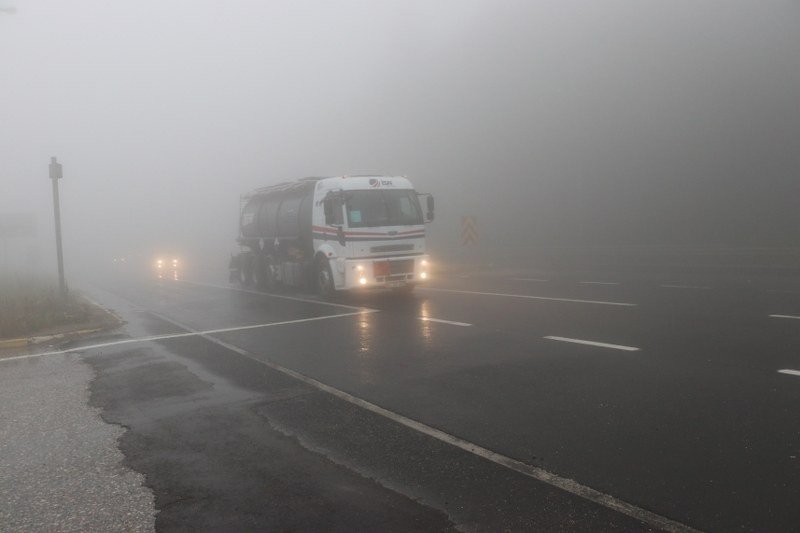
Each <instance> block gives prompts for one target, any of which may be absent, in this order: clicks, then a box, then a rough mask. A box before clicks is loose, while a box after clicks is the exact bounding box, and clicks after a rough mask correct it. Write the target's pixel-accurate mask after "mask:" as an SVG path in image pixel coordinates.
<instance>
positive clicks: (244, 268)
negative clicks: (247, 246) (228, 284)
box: [239, 255, 255, 287]
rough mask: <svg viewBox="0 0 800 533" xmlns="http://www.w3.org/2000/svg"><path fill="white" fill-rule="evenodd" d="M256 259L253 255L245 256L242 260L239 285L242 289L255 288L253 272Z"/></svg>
mask: <svg viewBox="0 0 800 533" xmlns="http://www.w3.org/2000/svg"><path fill="white" fill-rule="evenodd" d="M254 259H255V258H254V257H253V256H252V255H245V256H243V257H242V258H241V266H240V268H239V283H240V284H241V285H242V287H252V286H253V270H254V263H255V261H254Z"/></svg>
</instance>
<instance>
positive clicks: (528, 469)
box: [150, 311, 697, 533]
mask: <svg viewBox="0 0 800 533" xmlns="http://www.w3.org/2000/svg"><path fill="white" fill-rule="evenodd" d="M150 313H151V314H152V315H154V316H157V317H159V318H161V319H162V320H164V321H166V322H169V323H170V324H173V325H174V326H177V327H180V328H183V329H186V330H188V331H192V332H193V334H196V335H199V336H201V337H202V338H204V339H206V340H208V341H209V342H212V343H214V344H217V345H218V346H222V347H223V348H227V349H228V350H230V351H232V352H235V353H237V354H239V355H242V356H244V357H247V358H248V359H251V360H253V361H255V362H257V363H260V364H262V365H265V366H267V367H269V368H271V369H273V370H276V371H278V372H280V373H282V374H285V375H287V376H290V377H292V378H294V379H296V380H298V381H301V382H303V383H306V384H307V385H310V386H312V387H314V388H316V389H318V390H321V391H324V392H327V393H328V394H330V395H332V396H335V397H337V398H339V399H341V400H344V401H346V402H348V403H351V404H353V405H356V406H358V407H361V408H363V409H366V410H367V411H370V412H372V413H375V414H377V415H379V416H382V417H384V418H387V419H389V420H392V421H394V422H396V423H398V424H400V425H403V426H405V427H407V428H410V429H412V430H414V431H417V432H419V433H422V434H424V435H428V436H429V437H432V438H434V439H436V440H438V441H441V442H444V443H447V444H450V445H451V446H454V447H456V448H459V449H461V450H464V451H465V452H467V453H471V454H473V455H476V456H478V457H482V458H483V459H486V460H487V461H491V462H493V463H495V464H497V465H500V466H503V467H505V468H508V469H509V470H513V471H515V472H518V473H520V474H523V475H526V476H528V477H531V478H533V479H536V480H538V481H541V482H542V483H546V484H548V485H550V486H552V487H555V488H558V489H561V490H563V491H565V492H568V493H570V494H574V495H575V496H578V497H580V498H583V499H585V500H588V501H590V502H593V503H596V504H598V505H601V506H603V507H605V508H607V509H611V510H613V511H616V512H618V513H621V514H624V515H626V516H629V517H631V518H633V519H635V520H639V521H640V522H643V523H645V524H647V525H649V526H651V527H653V528H655V529H660V530H663V531H669V532H681V533H697V530H696V529H694V528H692V527H690V526H687V525H686V524H683V523H681V522H677V521H675V520H672V519H670V518H667V517H665V516H661V515H659V514H656V513H654V512H652V511H648V510H647V509H643V508H641V507H637V506H636V505H634V504H632V503H628V502H626V501H624V500H620V499H619V498H616V497H615V496H612V495H610V494H606V493H604V492H600V491H599V490H597V489H593V488H591V487H588V486H586V485H582V484H580V483H578V482H577V481H575V480H573V479H569V478H565V477H561V476H559V475H558V474H554V473H552V472H549V471H547V470H544V469H543V468H539V467H536V466H531V465H529V464H527V463H523V462H521V461H518V460H516V459H512V458H511V457H508V456H505V455H502V454H499V453H497V452H494V451H492V450H490V449H488V448H484V447H482V446H479V445H477V444H474V443H472V442H469V441H467V440H464V439H461V438H459V437H456V436H455V435H451V434H450V433H446V432H444V431H442V430H440V429H436V428H435V427H432V426H429V425H427V424H423V423H422V422H418V421H416V420H413V419H411V418H408V417H406V416H403V415H401V414H398V413H395V412H394V411H390V410H388V409H385V408H383V407H381V406H379V405H376V404H374V403H371V402H369V401H367V400H364V399H362V398H359V397H357V396H354V395H352V394H350V393H347V392H344V391H342V390H340V389H337V388H336V387H332V386H331V385H327V384H325V383H323V382H321V381H317V380H316V379H314V378H312V377H309V376H306V375H305V374H301V373H300V372H297V371H295V370H291V369H289V368H286V367H284V366H281V365H279V364H277V363H274V362H272V361H270V360H268V359H265V358H261V357H258V356H256V355H255V354H253V353H252V352H249V351H247V350H244V349H242V348H239V347H238V346H235V345H233V344H230V343H228V342H225V341H222V340H220V339H217V338H216V337H212V336H211V335H209V334H206V333H203V332H194V330H192V329H191V328H189V327H188V326H185V325H183V324H180V323H179V322H176V321H174V320H172V319H170V318H167V317H165V316H162V315H160V314H158V313H155V312H152V311H150Z"/></svg>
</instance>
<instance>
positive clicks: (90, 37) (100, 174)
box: [0, 0, 800, 273]
mask: <svg viewBox="0 0 800 533" xmlns="http://www.w3.org/2000/svg"><path fill="white" fill-rule="evenodd" d="M0 7H2V8H3V9H2V10H0V50H2V54H0V72H1V73H2V83H0V98H1V101H2V104H0V183H2V189H1V190H2V194H0V213H12V212H13V213H19V212H24V213H34V214H35V216H36V219H37V221H38V222H37V226H38V237H39V243H40V244H39V245H38V246H39V247H40V248H41V253H42V254H44V255H45V256H46V255H47V254H49V253H50V249H51V248H52V211H51V209H52V208H51V196H50V181H49V180H48V179H47V177H48V174H47V165H48V163H49V161H50V157H51V156H57V157H58V158H59V161H60V162H61V163H62V164H63V165H64V179H63V180H61V183H60V186H61V200H62V210H63V214H62V220H63V227H64V230H63V231H64V247H65V254H66V263H67V271H68V273H69V272H70V270H72V271H73V272H74V271H75V270H76V269H80V268H84V267H86V266H88V265H92V264H98V263H102V262H104V261H108V260H109V258H111V257H113V256H116V255H120V254H122V255H125V254H144V255H147V254H152V253H157V252H159V251H161V250H175V251H176V252H178V251H179V252H180V253H183V254H188V255H191V256H192V257H196V258H198V259H197V260H198V261H201V260H202V261H216V260H218V261H219V263H220V264H222V265H224V263H225V261H226V258H227V255H228V253H229V252H230V251H232V250H234V249H235V242H234V239H235V237H236V234H237V213H238V207H239V195H240V194H241V193H243V192H245V191H247V190H249V189H252V188H254V187H258V186H263V185H268V184H272V183H277V182H279V181H285V180H289V179H295V178H298V177H302V176H309V175H342V174H344V175H348V174H363V173H380V174H405V175H408V176H409V177H410V178H411V179H412V180H413V181H414V183H415V184H416V186H417V189H418V190H420V191H424V192H431V193H433V194H434V195H435V197H436V201H437V220H436V221H435V222H434V223H433V225H432V226H431V227H430V235H431V240H432V243H431V244H432V249H431V252H432V253H433V254H434V255H435V254H436V253H437V251H441V253H442V254H446V253H448V252H449V251H453V250H459V249H460V246H461V243H460V233H459V232H460V230H459V224H460V217H461V216H463V215H474V216H476V217H477V219H478V224H479V233H480V239H481V240H480V243H479V247H478V248H476V249H475V250H477V251H478V252H479V251H480V250H481V249H482V248H480V247H481V246H482V247H484V248H483V249H484V250H488V249H491V251H492V252H491V253H493V254H494V253H498V254H502V252H503V250H506V251H515V252H516V251H519V250H527V249H532V248H534V247H537V246H585V245H593V246H603V245H729V246H787V245H791V246H795V245H797V244H798V238H797V235H798V232H800V221H799V220H798V207H800V206H799V205H798V198H800V185H798V183H800V180H798V177H800V176H798V174H800V173H799V172H798V171H799V170H800V103H798V102H800V100H798V95H799V94H800V4H799V3H797V2H794V1H788V0H787V1H774V2H738V1H730V0H720V1H704V2H697V1H688V0H686V1H671V2H660V3H652V2H639V1H635V0H631V1H624V2H623V1H606V2H591V1H586V2H560V1H549V2H529V1H519V2H512V1H504V2H497V1H475V0H473V1H465V0H458V1H436V2H430V1H382V2H367V1H364V2H353V1H345V2H324V1H296V0H293V1H270V2H259V1H233V2H219V1H216V2H210V1H204V0H192V1H188V0H172V1H166V2H165V1H163V0H161V1H155V0H152V1H148V0H145V1H138V2H108V1H105V0H103V1H101V0H85V1H83V2H63V1H61V2H60V1H55V0H49V1H46V0H43V1H41V2H29V1H23V0H16V1H11V0H3V2H2V3H0ZM7 253H8V252H7Z"/></svg>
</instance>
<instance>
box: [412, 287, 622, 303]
mask: <svg viewBox="0 0 800 533" xmlns="http://www.w3.org/2000/svg"><path fill="white" fill-rule="evenodd" d="M418 289H419V290H421V291H435V292H452V293H456V294H476V295H479V296H503V297H505V298H525V299H529V300H547V301H553V302H571V303H579V304H596V305H617V306H622V307H636V305H637V304H634V303H628V302H604V301H601V300H577V299H575V298H554V297H551V296H531V295H529V294H505V293H500V292H478V291H458V290H455V289H436V288H434V287H418Z"/></svg>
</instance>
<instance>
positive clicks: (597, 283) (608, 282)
mask: <svg viewBox="0 0 800 533" xmlns="http://www.w3.org/2000/svg"><path fill="white" fill-rule="evenodd" d="M578 283H580V284H581V285H619V282H618V281H579V282H578Z"/></svg>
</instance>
